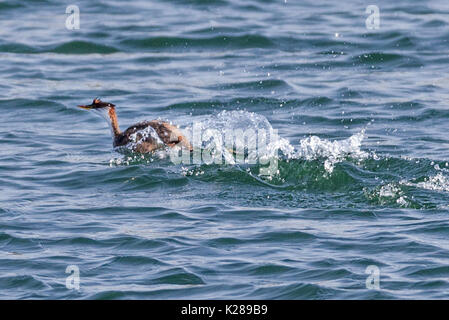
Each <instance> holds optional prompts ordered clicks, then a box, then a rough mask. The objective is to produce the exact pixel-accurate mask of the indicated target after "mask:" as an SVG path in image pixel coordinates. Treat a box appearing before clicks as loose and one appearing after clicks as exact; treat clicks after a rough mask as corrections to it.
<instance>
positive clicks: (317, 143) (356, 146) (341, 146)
mask: <svg viewBox="0 0 449 320" xmlns="http://www.w3.org/2000/svg"><path fill="white" fill-rule="evenodd" d="M364 137H365V130H362V131H361V132H359V133H356V134H354V135H353V136H351V137H349V138H348V139H345V140H337V141H329V140H327V139H321V138H319V137H317V136H311V137H308V138H306V139H303V140H301V141H300V148H299V150H298V152H297V156H296V157H298V158H304V159H306V160H316V159H320V158H324V159H325V160H324V168H325V169H326V171H327V172H328V173H332V172H333V170H334V167H335V164H337V163H338V162H341V161H343V160H344V159H345V158H346V157H348V156H351V157H353V158H355V159H357V160H363V159H366V158H367V157H368V153H367V152H365V151H362V150H361V146H362V141H363V139H364Z"/></svg>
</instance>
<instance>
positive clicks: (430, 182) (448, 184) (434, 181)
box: [401, 172, 449, 192]
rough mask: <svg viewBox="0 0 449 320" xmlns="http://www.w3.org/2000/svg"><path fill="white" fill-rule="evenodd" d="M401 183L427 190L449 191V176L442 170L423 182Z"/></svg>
mask: <svg viewBox="0 0 449 320" xmlns="http://www.w3.org/2000/svg"><path fill="white" fill-rule="evenodd" d="M401 184H403V185H406V186H412V187H418V188H422V189H426V190H432V191H443V192H449V178H448V177H447V176H445V175H443V173H441V172H439V173H437V174H436V175H434V176H431V177H429V178H425V179H424V181H421V182H410V181H401Z"/></svg>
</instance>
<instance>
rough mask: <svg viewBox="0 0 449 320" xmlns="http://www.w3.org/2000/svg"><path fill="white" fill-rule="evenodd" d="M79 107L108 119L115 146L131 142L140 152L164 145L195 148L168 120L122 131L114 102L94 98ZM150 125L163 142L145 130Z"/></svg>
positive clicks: (139, 124) (141, 124) (156, 121)
mask: <svg viewBox="0 0 449 320" xmlns="http://www.w3.org/2000/svg"><path fill="white" fill-rule="evenodd" d="M78 107H80V108H82V109H87V110H94V111H96V112H98V113H99V114H100V115H101V116H102V117H103V118H105V119H106V120H107V121H108V123H109V125H110V127H111V132H112V136H113V145H114V147H121V146H126V145H127V144H128V143H131V144H132V145H133V146H134V147H133V151H135V152H139V153H148V152H152V151H154V150H156V149H160V148H163V147H164V146H169V147H172V148H173V147H174V146H177V145H179V146H181V147H184V148H187V149H188V150H190V151H192V150H193V148H192V145H191V144H190V142H189V141H188V140H187V138H186V137H185V136H184V135H183V134H182V133H181V131H180V130H179V129H178V128H177V127H175V126H173V125H171V124H169V123H167V122H164V121H159V120H152V121H143V122H139V123H136V124H135V125H132V126H130V127H129V128H128V129H126V130H125V131H123V132H121V131H120V128H119V125H118V120H117V114H116V113H115V105H114V104H112V103H109V102H103V101H101V100H100V99H94V101H93V102H92V104H90V105H85V106H78ZM150 127H151V128H153V129H154V131H155V132H156V133H157V135H158V136H159V139H160V140H161V141H162V142H163V144H161V143H160V141H159V142H158V140H157V138H156V137H154V136H151V133H150V134H149V133H148V132H145V129H148V128H150Z"/></svg>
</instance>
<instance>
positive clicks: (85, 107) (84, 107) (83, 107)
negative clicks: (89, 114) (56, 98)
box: [78, 105, 92, 110]
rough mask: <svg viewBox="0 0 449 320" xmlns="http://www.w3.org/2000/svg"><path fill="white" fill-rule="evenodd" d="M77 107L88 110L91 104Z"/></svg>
mask: <svg viewBox="0 0 449 320" xmlns="http://www.w3.org/2000/svg"><path fill="white" fill-rule="evenodd" d="M78 108H81V109H86V110H90V109H92V105H88V106H78Z"/></svg>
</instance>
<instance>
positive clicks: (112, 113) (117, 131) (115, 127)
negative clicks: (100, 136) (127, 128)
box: [108, 108, 121, 137]
mask: <svg viewBox="0 0 449 320" xmlns="http://www.w3.org/2000/svg"><path fill="white" fill-rule="evenodd" d="M108 115H109V119H110V120H111V129H112V133H113V134H114V136H115V137H116V136H118V135H119V134H120V133H121V131H120V128H119V126H118V119H117V114H116V113H115V109H114V108H109V111H108Z"/></svg>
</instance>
